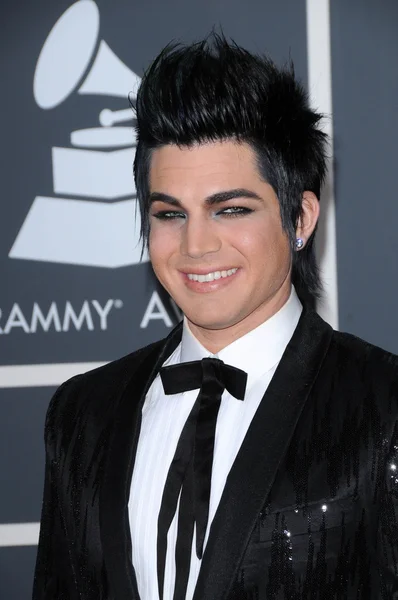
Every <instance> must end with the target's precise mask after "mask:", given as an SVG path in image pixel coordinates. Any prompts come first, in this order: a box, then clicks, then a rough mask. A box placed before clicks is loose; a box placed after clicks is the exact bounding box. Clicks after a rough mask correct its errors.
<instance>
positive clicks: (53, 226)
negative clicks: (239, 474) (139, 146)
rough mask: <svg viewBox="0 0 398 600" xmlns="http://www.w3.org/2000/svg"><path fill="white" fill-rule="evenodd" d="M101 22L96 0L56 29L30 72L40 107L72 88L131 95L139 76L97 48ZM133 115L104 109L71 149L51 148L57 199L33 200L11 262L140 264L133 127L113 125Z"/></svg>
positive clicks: (76, 135) (82, 4) (84, 2)
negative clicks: (20, 260)
mask: <svg viewBox="0 0 398 600" xmlns="http://www.w3.org/2000/svg"><path fill="white" fill-rule="evenodd" d="M99 24H100V19H99V11H98V7H97V5H96V4H95V2H94V1H93V0H78V2H75V3H74V4H73V5H72V6H70V7H69V8H68V9H67V10H66V11H65V13H64V14H63V15H62V16H61V17H60V19H59V20H58V21H57V22H56V23H55V25H54V27H53V28H52V30H51V31H50V34H49V35H48V37H47V40H46V41H45V43H44V46H43V48H42V50H41V53H40V56H39V59H38V61H37V66H36V71H35V74H34V83H33V91H34V97H35V100H36V102H37V104H38V106H39V107H40V108H42V109H43V110H49V109H53V108H55V107H57V106H59V105H60V104H61V103H62V102H63V101H64V100H66V98H67V97H68V96H69V95H70V94H71V93H72V92H74V91H75V90H76V91H77V93H79V94H97V95H112V96H117V97H123V98H126V97H127V95H128V93H129V92H131V96H132V97H133V98H134V97H135V94H136V90H137V88H138V85H139V83H140V78H139V77H138V76H137V75H136V74H135V73H133V72H132V71H131V70H130V69H129V68H128V67H127V66H126V65H125V64H124V63H123V62H122V61H121V60H120V59H119V58H118V57H117V56H116V55H115V54H114V53H113V52H112V50H111V49H110V48H109V47H108V45H107V44H106V43H105V42H104V41H100V42H99V43H98V36H99ZM71 39H73V44H71V43H70V40H71ZM93 57H95V58H94V60H93ZM133 117H134V113H133V112H132V110H131V109H129V108H128V109H124V110H119V111H111V110H109V109H106V108H105V109H104V110H102V111H101V113H100V115H99V122H100V126H99V127H93V128H89V129H81V130H78V131H73V132H72V133H71V137H70V147H67V148H62V147H53V148H52V167H53V188H54V196H50V197H47V196H37V197H36V198H35V199H34V201H33V204H32V206H31V208H30V210H29V213H28V215H27V217H26V219H25V221H24V223H23V225H22V227H21V230H20V231H19V233H18V235H17V237H16V239H15V242H14V244H13V246H12V248H11V251H10V253H9V256H10V257H11V258H19V259H28V260H36V261H47V262H55V263H67V264H74V265H88V266H97V267H109V268H115V267H121V266H125V265H133V264H137V263H138V262H141V250H142V246H141V243H140V242H139V229H140V215H139V208H138V206H137V200H136V195H135V188H134V183H133V175H132V163H133V160H134V148H135V138H134V129H133V127H132V126H120V125H118V124H120V123H123V122H127V121H132V120H133ZM142 260H143V261H147V260H148V256H147V254H146V253H144V255H143V257H142Z"/></svg>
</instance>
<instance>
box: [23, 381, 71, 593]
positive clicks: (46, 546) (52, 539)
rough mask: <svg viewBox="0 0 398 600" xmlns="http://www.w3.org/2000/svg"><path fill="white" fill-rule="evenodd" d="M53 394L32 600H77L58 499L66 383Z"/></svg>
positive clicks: (47, 418)
mask: <svg viewBox="0 0 398 600" xmlns="http://www.w3.org/2000/svg"><path fill="white" fill-rule="evenodd" d="M67 385H68V382H66V383H65V384H63V385H62V386H61V387H60V388H58V390H57V391H56V393H55V394H54V396H53V398H52V400H51V402H50V405H49V408H48V411H47V416H46V425H45V435H44V439H45V450H46V462H45V475H44V494H43V505H42V513H41V522H40V536H39V545H38V552H37V559H36V569H35V575H34V583H33V600H75V598H77V587H76V579H75V575H74V572H73V566H72V562H71V560H70V554H69V549H68V543H67V539H66V535H65V529H64V522H63V517H62V514H61V507H60V503H59V501H58V498H59V476H58V473H59V457H58V456H57V450H56V448H57V445H58V444H57V440H58V438H59V436H60V435H61V431H60V427H59V423H60V419H59V418H58V417H57V413H58V412H59V406H60V405H61V404H62V403H63V400H64V395H65V390H66V386H67Z"/></svg>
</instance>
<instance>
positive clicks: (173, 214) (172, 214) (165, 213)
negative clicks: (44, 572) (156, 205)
mask: <svg viewBox="0 0 398 600" xmlns="http://www.w3.org/2000/svg"><path fill="white" fill-rule="evenodd" d="M227 211H230V212H227ZM252 212H253V210H252V209H251V208H247V207H246V206H229V207H228V208H224V209H222V210H220V211H219V212H218V213H216V214H217V215H221V216H224V217H227V218H231V217H243V216H244V215H248V214H250V213H252ZM152 216H153V217H155V219H159V220H160V221H172V220H174V219H178V218H180V217H185V214H184V213H181V212H177V211H173V210H160V211H159V212H156V213H154V214H153V215H152Z"/></svg>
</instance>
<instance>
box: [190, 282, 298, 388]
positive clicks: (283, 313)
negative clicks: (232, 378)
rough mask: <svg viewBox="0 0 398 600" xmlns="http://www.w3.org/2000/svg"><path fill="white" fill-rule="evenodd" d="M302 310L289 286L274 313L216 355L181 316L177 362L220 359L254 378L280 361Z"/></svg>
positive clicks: (252, 379)
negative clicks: (287, 293)
mask: <svg viewBox="0 0 398 600" xmlns="http://www.w3.org/2000/svg"><path fill="white" fill-rule="evenodd" d="M302 309H303V307H302V304H301V302H300V300H299V298H298V296H297V294H296V291H295V289H294V287H293V286H292V290H291V293H290V297H289V299H288V301H287V302H286V303H285V304H284V305H283V306H282V308H281V309H280V310H279V311H278V312H277V313H275V314H274V315H273V316H272V317H271V318H269V319H267V321H265V322H264V323H262V324H261V325H259V326H258V327H256V328H255V329H252V331H249V332H248V333H246V334H245V335H244V336H242V337H241V338H238V339H237V340H235V341H234V342H232V343H231V344H229V346H226V347H225V348H223V349H222V350H220V352H218V354H211V352H209V351H208V350H206V348H205V347H204V346H202V344H201V343H200V342H199V341H198V340H197V339H196V337H195V336H194V335H193V333H192V331H191V330H190V328H189V325H188V322H187V320H186V318H185V317H184V325H183V332H182V340H181V354H180V361H181V362H188V361H193V360H201V359H202V358H205V357H209V356H210V357H216V358H220V359H221V360H223V361H224V362H225V363H226V364H229V365H232V366H234V367H237V368H239V369H242V370H243V371H246V373H247V374H248V377H249V379H250V380H251V381H254V380H256V379H257V378H258V377H261V375H263V374H264V373H266V372H267V371H269V370H270V369H272V367H274V366H275V365H276V364H277V363H278V362H279V361H280V359H281V358H282V354H283V353H284V351H285V348H286V346H287V344H288V342H289V341H290V338H291V337H292V335H293V332H294V330H295V329H296V326H297V323H298V321H299V319H300V315H301V311H302Z"/></svg>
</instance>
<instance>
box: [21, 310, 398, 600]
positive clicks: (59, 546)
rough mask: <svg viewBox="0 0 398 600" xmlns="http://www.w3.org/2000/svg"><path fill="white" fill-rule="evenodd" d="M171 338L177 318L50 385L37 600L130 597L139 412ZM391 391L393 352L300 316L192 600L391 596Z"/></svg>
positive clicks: (397, 546) (394, 503)
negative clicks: (159, 332) (120, 354)
mask: <svg viewBox="0 0 398 600" xmlns="http://www.w3.org/2000/svg"><path fill="white" fill-rule="evenodd" d="M180 339H181V326H178V327H177V328H176V329H175V330H174V331H173V332H172V333H171V334H170V335H169V336H168V338H167V339H166V340H163V341H161V342H157V343H155V344H152V345H151V346H148V347H146V348H144V349H142V350H139V351H137V352H135V353H133V354H131V355H129V356H127V357H125V358H122V359H121V360H118V361H116V362H113V363H110V364H108V365H107V366H105V367H102V368H100V369H98V370H96V371H92V372H90V373H87V374H85V375H81V376H78V377H75V378H73V379H72V380H70V381H68V382H66V383H65V384H63V385H62V386H61V388H60V389H59V390H58V391H57V392H56V394H55V396H54V398H53V400H52V401H51V404H50V407H49V410H48V414H47V421H46V473H45V490H44V501H43V512H42V521H41V533H40V541H39V548H38V557H37V565H36V573H35V583H34V592H33V597H34V600H139V595H138V591H137V584H136V579H135V573H134V568H133V565H132V563H131V538H130V533H129V520H128V510H127V503H128V498H129V493H130V483H131V475H132V470H133V466H134V456H135V451H136V447H137V439H138V435H139V430H140V419H141V408H142V405H143V402H144V398H145V394H146V392H147V390H148V388H149V385H150V384H151V382H152V381H153V379H154V377H155V376H156V374H157V372H158V370H159V368H160V366H161V365H162V363H163V362H164V360H165V359H166V357H167V356H169V355H170V354H171V352H172V351H173V350H174V349H175V347H176V346H177V344H178V343H179V341H180ZM397 399H398V359H397V357H395V356H393V355H391V354H388V353H387V352H384V351H383V350H380V349H379V348H376V347H374V346H371V345H370V344H367V343H365V342H363V341H362V340H359V339H358V338H355V337H353V336H351V335H348V334H344V333H338V332H334V331H333V330H332V329H331V328H330V327H329V326H328V325H327V324H326V323H325V322H324V321H322V319H321V318H320V317H319V316H318V315H317V314H316V313H314V312H312V311H308V310H305V311H304V312H303V314H302V316H301V319H300V321H299V324H298V326H297V328H296V331H295V333H294V335H293V337H292V339H291V341H290V343H289V344H288V346H287V348H286V351H285V353H284V355H283V358H282V360H281V361H280V364H279V366H278V368H277V371H276V373H275V375H274V377H273V379H272V381H271V383H270V385H269V387H268V389H267V391H266V393H265V396H264V399H263V400H262V402H261V404H260V407H259V409H258V412H257V413H256V415H255V417H254V419H253V421H252V424H251V426H250V428H249V431H248V433H247V436H246V438H245V440H244V442H243V445H242V447H241V449H240V451H239V453H238V456H237V458H236V461H235V463H234V465H233V467H232V469H231V471H230V474H229V476H228V479H227V482H226V485H225V490H224V493H223V496H222V498H221V502H220V505H219V508H218V510H217V513H216V515H215V518H214V520H213V523H212V526H211V531H210V535H209V539H208V543H207V546H206V550H205V553H204V556H203V560H202V565H201V571H200V574H199V578H198V582H197V586H196V591H195V595H194V600H245V599H247V600H248V599H253V600H254V599H258V600H282V599H284V600H304V599H308V600H318V599H319V600H320V599H322V600H338V599H339V600H343V599H347V600H354V599H356V600H379V599H383V600H386V599H391V598H397V597H398V571H397V560H398V525H397V507H398V426H397ZM140 600H152V599H146V598H141V599H140ZM178 600H180V599H178ZM181 600H182V599H181Z"/></svg>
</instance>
